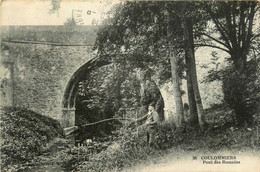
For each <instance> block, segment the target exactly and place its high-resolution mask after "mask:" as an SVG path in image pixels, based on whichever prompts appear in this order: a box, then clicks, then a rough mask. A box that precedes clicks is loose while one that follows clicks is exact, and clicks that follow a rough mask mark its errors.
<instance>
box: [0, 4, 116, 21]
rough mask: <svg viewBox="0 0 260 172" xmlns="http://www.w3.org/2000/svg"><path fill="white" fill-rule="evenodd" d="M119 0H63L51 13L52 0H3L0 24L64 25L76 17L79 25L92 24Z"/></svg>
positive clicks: (99, 19) (0, 10)
mask: <svg viewBox="0 0 260 172" xmlns="http://www.w3.org/2000/svg"><path fill="white" fill-rule="evenodd" d="M0 1H1V0H0ZM118 2H119V0H62V1H61V2H60V9H59V11H58V12H56V13H50V10H51V9H52V1H51V0H19V1H16V0H2V2H1V6H0V25H63V24H64V22H66V20H67V19H72V18H73V19H74V20H75V21H76V22H77V24H79V25H91V24H92V21H93V19H94V20H96V21H99V22H101V20H102V13H103V12H107V11H109V9H110V8H111V7H112V6H113V5H114V4H116V3H118Z"/></svg>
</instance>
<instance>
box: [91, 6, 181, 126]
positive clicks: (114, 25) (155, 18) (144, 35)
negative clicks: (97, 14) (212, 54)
mask: <svg viewBox="0 0 260 172" xmlns="http://www.w3.org/2000/svg"><path fill="white" fill-rule="evenodd" d="M168 4H169V3H168V2H126V3H123V4H122V6H120V7H119V8H117V9H116V11H115V12H114V13H115V15H114V18H113V19H111V20H110V22H109V21H108V22H107V23H109V24H110V26H109V27H105V28H103V30H101V31H100V33H99V34H98V38H97V44H96V45H97V47H96V48H97V50H98V51H99V54H100V55H105V54H123V55H122V56H120V57H119V58H117V57H115V56H114V57H113V60H119V61H120V60H122V59H125V60H128V61H130V63H131V64H132V65H133V66H136V67H137V68H140V69H141V70H142V71H148V69H150V70H152V71H153V73H155V74H156V75H157V76H158V77H157V79H156V80H157V81H159V82H162V81H164V82H165V81H166V80H167V79H170V77H169V76H171V74H172V80H173V81H174V82H173V84H175V85H174V89H175V91H174V93H175V101H176V107H177V108H176V110H177V111H176V118H178V119H183V110H182V101H181V96H180V95H181V92H180V87H179V84H178V82H179V78H180V77H179V76H177V74H179V70H180V68H178V67H177V63H178V61H179V60H178V59H177V58H178V57H180V55H179V54H180V53H181V51H178V50H177V51H176V52H178V56H177V55H176V53H173V52H172V51H173V49H172V47H173V46H174V45H177V41H176V39H177V36H176V35H178V34H175V33H176V32H177V31H178V29H179V28H180V25H176V20H171V21H169V20H168V19H169V18H168V17H166V15H165V14H166V13H169V12H170V11H169V10H168V9H167V5H168ZM168 21H169V22H168ZM176 26H177V27H176ZM167 27H169V28H170V32H168V31H169V30H167ZM173 35H174V37H176V39H175V38H174V37H173ZM173 38H174V39H173ZM176 47H177V46H176ZM177 49H180V48H178V47H177ZM173 58H175V59H173ZM170 59H171V60H170ZM170 61H171V63H169V62H170ZM171 64H172V65H174V67H172V68H171ZM162 65H165V66H167V68H164V69H162V68H160V67H159V66H162ZM165 69H167V70H165ZM171 69H172V70H171ZM158 73H159V75H158ZM169 74H170V75H169ZM154 78H155V77H154ZM175 121H176V125H177V126H180V125H181V120H175ZM177 121H179V122H177Z"/></svg>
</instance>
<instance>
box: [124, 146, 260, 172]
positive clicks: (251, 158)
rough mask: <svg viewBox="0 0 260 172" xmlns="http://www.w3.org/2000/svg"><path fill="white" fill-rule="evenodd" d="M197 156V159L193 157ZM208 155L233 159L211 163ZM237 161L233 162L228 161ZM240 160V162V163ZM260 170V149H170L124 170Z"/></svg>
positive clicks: (143, 171)
mask: <svg viewBox="0 0 260 172" xmlns="http://www.w3.org/2000/svg"><path fill="white" fill-rule="evenodd" d="M195 156H196V157H197V159H196V160H194V159H193V157H195ZM208 156H212V157H213V158H214V157H215V156H232V157H235V159H234V158H233V159H232V160H225V162H222V160H219V162H221V163H220V164H214V161H215V160H213V161H212V163H213V164H210V161H211V160H207V163H206V162H205V161H203V160H205V158H208ZM227 161H228V162H230V161H232V162H235V161H236V163H233V164H230V163H226V162H227ZM203 162H204V164H203ZM238 162H239V163H238ZM172 171H174V172H222V171H225V172H260V150H259V151H258V152H256V151H244V152H236V153H234V152H228V151H225V152H223V151H218V152H206V153H202V152H200V151H189V152H184V151H175V150H170V151H169V153H168V154H167V155H166V156H163V157H157V158H156V160H155V159H151V162H149V163H148V164H139V165H137V166H135V167H133V168H130V169H126V170H124V172H172Z"/></svg>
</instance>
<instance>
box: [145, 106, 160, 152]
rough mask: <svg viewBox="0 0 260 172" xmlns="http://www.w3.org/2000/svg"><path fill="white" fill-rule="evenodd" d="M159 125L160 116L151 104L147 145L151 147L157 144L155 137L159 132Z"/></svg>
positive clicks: (147, 121) (147, 123) (147, 122)
mask: <svg viewBox="0 0 260 172" xmlns="http://www.w3.org/2000/svg"><path fill="white" fill-rule="evenodd" d="M158 123H159V114H158V113H157V112H156V111H155V109H154V107H153V106H152V105H151V104H150V105H149V107H148V117H147V120H146V123H145V124H146V125H147V143H148V144H149V146H150V147H151V146H152V144H155V143H154V141H155V135H156V132H157V126H158Z"/></svg>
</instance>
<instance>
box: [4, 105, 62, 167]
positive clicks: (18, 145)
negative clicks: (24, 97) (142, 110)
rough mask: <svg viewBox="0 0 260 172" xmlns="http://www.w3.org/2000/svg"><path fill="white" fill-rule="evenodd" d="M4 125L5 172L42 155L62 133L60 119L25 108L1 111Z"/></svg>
mask: <svg viewBox="0 0 260 172" xmlns="http://www.w3.org/2000/svg"><path fill="white" fill-rule="evenodd" d="M0 123H1V168H2V171H5V170H11V171H12V170H14V169H15V168H16V167H17V166H19V164H21V163H24V162H26V161H29V160H31V159H32V158H33V157H34V156H36V155H39V154H40V153H41V152H43V151H45V150H44V149H45V146H46V144H47V143H49V142H50V141H51V140H53V138H55V137H58V136H60V135H61V131H62V130H61V128H60V125H59V123H58V122H57V121H56V120H54V119H52V118H49V117H46V116H43V115H41V114H38V113H35V112H33V111H30V110H26V109H21V108H1V122H0Z"/></svg>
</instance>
